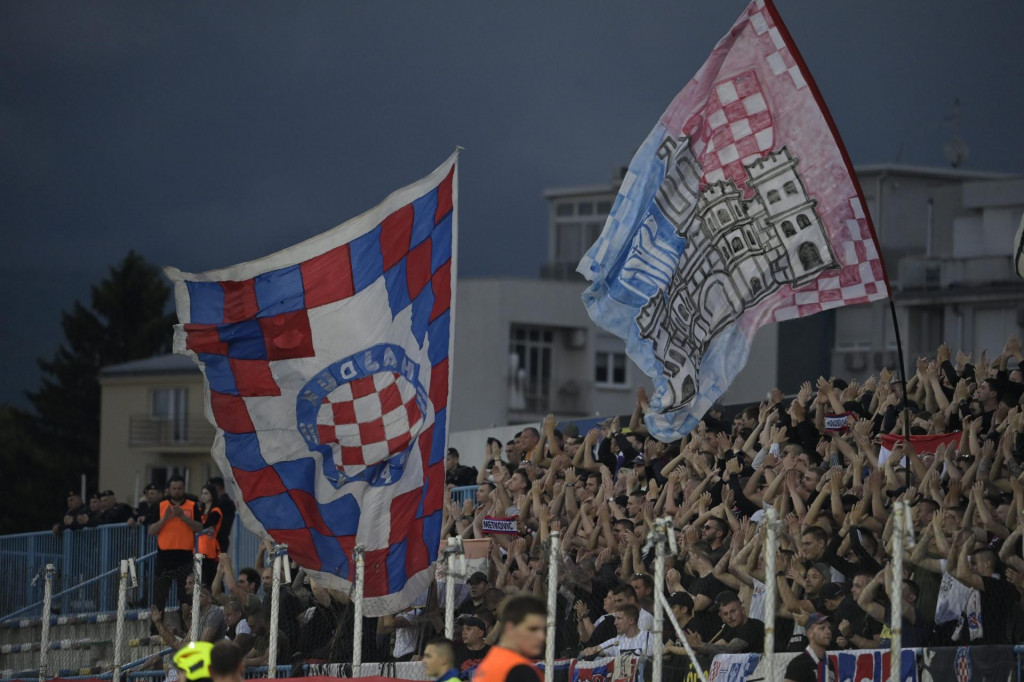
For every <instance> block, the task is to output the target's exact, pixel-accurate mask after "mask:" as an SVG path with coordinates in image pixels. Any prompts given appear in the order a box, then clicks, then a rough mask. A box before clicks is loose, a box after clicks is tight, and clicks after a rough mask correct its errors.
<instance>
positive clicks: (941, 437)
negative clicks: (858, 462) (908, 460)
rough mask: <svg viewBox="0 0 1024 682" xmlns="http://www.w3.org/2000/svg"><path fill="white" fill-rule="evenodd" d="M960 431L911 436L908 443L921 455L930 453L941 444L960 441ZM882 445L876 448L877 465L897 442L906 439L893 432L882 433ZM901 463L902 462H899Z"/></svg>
mask: <svg viewBox="0 0 1024 682" xmlns="http://www.w3.org/2000/svg"><path fill="white" fill-rule="evenodd" d="M960 436H961V433H960V432H959V431H955V432H953V433H937V434H933V435H921V436H911V437H910V445H911V446H913V448H914V452H916V453H917V454H919V455H923V454H924V453H926V452H930V453H932V454H934V453H936V452H938V449H939V448H940V447H943V446H950V445H952V446H956V445H957V444H959V443H960ZM881 438H882V446H881V447H880V448H879V450H878V466H882V465H883V464H885V462H886V460H888V459H889V455H890V454H892V450H893V448H895V447H896V444H897V443H901V442H903V441H904V440H906V439H905V438H904V437H903V436H898V435H895V434H889V433H883V434H882V436H881ZM901 464H903V462H901Z"/></svg>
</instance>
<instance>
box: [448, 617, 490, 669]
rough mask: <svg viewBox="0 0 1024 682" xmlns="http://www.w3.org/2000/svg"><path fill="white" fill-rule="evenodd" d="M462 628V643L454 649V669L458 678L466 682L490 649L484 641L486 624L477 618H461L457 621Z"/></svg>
mask: <svg viewBox="0 0 1024 682" xmlns="http://www.w3.org/2000/svg"><path fill="white" fill-rule="evenodd" d="M458 624H459V625H461V626H462V643H461V644H459V645H458V646H456V647H455V669H456V670H458V671H459V677H461V678H462V679H463V680H468V679H469V678H470V676H471V675H472V673H473V671H474V670H475V669H476V667H477V666H478V665H480V661H482V660H483V659H484V656H486V655H487V652H488V651H490V650H491V647H490V646H489V645H488V644H487V642H485V641H484V637H486V636H487V624H486V623H485V622H484V621H483V619H482V618H480V617H479V616H475V615H474V616H462V617H461V618H459V620H458Z"/></svg>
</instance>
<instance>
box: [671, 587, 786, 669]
mask: <svg viewBox="0 0 1024 682" xmlns="http://www.w3.org/2000/svg"><path fill="white" fill-rule="evenodd" d="M654 594H655V599H657V600H659V601H660V602H661V607H662V608H663V609H664V613H665V615H666V616H668V620H669V622H670V623H672V629H673V630H675V631H676V637H677V638H678V639H679V641H681V642H682V643H683V648H684V649H686V655H687V656H688V657H689V659H690V663H692V664H693V669H694V670H696V671H697V677H698V678H699V679H700V682H708V678H707V676H706V675H705V674H704V669H703V668H702V667H701V665H700V661H698V660H697V654H695V653H693V647H691V646H690V643H689V642H688V641H687V640H686V634H685V633H684V632H683V628H681V627H680V626H679V621H678V620H676V617H675V615H674V614H673V613H672V607H671V606H669V604H668V599H666V598H665V593H664V592H662V591H661V590H654ZM765 679H769V678H765Z"/></svg>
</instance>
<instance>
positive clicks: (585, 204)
mask: <svg viewBox="0 0 1024 682" xmlns="http://www.w3.org/2000/svg"><path fill="white" fill-rule="evenodd" d="M578 210H579V214H580V215H594V204H592V203H590V202H589V201H581V202H580V204H579V208H578Z"/></svg>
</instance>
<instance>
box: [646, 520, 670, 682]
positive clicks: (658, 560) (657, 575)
mask: <svg viewBox="0 0 1024 682" xmlns="http://www.w3.org/2000/svg"><path fill="white" fill-rule="evenodd" d="M670 538H671V539H670ZM666 542H668V543H669V544H670V545H672V546H675V535H674V534H673V532H672V520H671V519H665V518H660V519H655V520H654V526H653V527H652V528H651V530H650V532H649V533H648V534H647V546H646V547H645V548H644V549H645V550H647V549H649V548H650V546H651V543H653V544H654V591H655V592H658V593H659V594H661V593H663V592H664V590H665V543H666ZM671 610H672V609H671V608H670V609H669V611H671ZM664 618H665V605H664V603H663V600H662V599H655V600H654V629H653V630H652V632H651V634H653V635H654V652H653V654H652V659H653V661H652V662H653V664H654V668H653V670H652V671H651V680H652V682H661V680H662V672H663V668H664V660H663V659H664V655H663V654H664V651H665V641H664V637H663V630H662V628H663V627H664Z"/></svg>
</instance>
